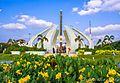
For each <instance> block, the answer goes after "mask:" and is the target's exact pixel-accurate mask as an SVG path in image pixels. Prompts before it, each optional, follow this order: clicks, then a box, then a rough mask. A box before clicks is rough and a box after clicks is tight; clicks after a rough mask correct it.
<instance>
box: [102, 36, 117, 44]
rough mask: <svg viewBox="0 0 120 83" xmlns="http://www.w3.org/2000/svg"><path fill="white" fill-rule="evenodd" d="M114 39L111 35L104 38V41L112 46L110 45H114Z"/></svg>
mask: <svg viewBox="0 0 120 83" xmlns="http://www.w3.org/2000/svg"><path fill="white" fill-rule="evenodd" d="M114 38H115V37H114V36H113V35H110V36H109V35H106V36H105V37H104V41H105V43H107V42H106V40H107V41H108V42H109V44H110V43H112V40H114Z"/></svg>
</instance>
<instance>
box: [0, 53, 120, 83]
mask: <svg viewBox="0 0 120 83" xmlns="http://www.w3.org/2000/svg"><path fill="white" fill-rule="evenodd" d="M117 65H118V63H116V62H115V61H114V60H113V59H112V58H111V59H99V60H89V59H85V58H80V57H76V56H75V57H74V56H73V57H69V56H60V55H56V56H52V55H51V56H48V57H46V56H33V55H29V54H25V55H22V56H21V58H18V59H17V60H16V61H15V62H13V64H2V65H1V66H0V72H1V73H0V82H3V83H4V82H5V83H6V82H12V83H14V82H15V83H16V82H18V83H25V82H28V83H40V82H41V83H58V82H64V83H76V82H78V83H79V82H83V83H92V82H95V83H98V81H101V82H105V83H108V82H112V83H113V82H116V83H119V82H120V69H119V68H118V67H117Z"/></svg>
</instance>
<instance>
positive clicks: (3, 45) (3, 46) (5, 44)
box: [0, 43, 9, 53]
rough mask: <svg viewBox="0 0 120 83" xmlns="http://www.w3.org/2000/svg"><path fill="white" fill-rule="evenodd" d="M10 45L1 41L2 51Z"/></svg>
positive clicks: (0, 47) (0, 49) (0, 51)
mask: <svg viewBox="0 0 120 83" xmlns="http://www.w3.org/2000/svg"><path fill="white" fill-rule="evenodd" d="M8 46H9V44H7V43H0V53H3V50H4V49H6V48H7V47H8Z"/></svg>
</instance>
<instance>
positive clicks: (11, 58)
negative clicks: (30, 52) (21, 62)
mask: <svg viewBox="0 0 120 83" xmlns="http://www.w3.org/2000/svg"><path fill="white" fill-rule="evenodd" d="M18 57H20V55H13V54H0V61H14V60H15V59H16V58H18Z"/></svg>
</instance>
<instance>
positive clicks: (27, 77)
mask: <svg viewBox="0 0 120 83" xmlns="http://www.w3.org/2000/svg"><path fill="white" fill-rule="evenodd" d="M28 80H30V76H29V75H27V76H25V77H24V78H21V79H19V80H18V82H19V83H25V82H27V81H28Z"/></svg>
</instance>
